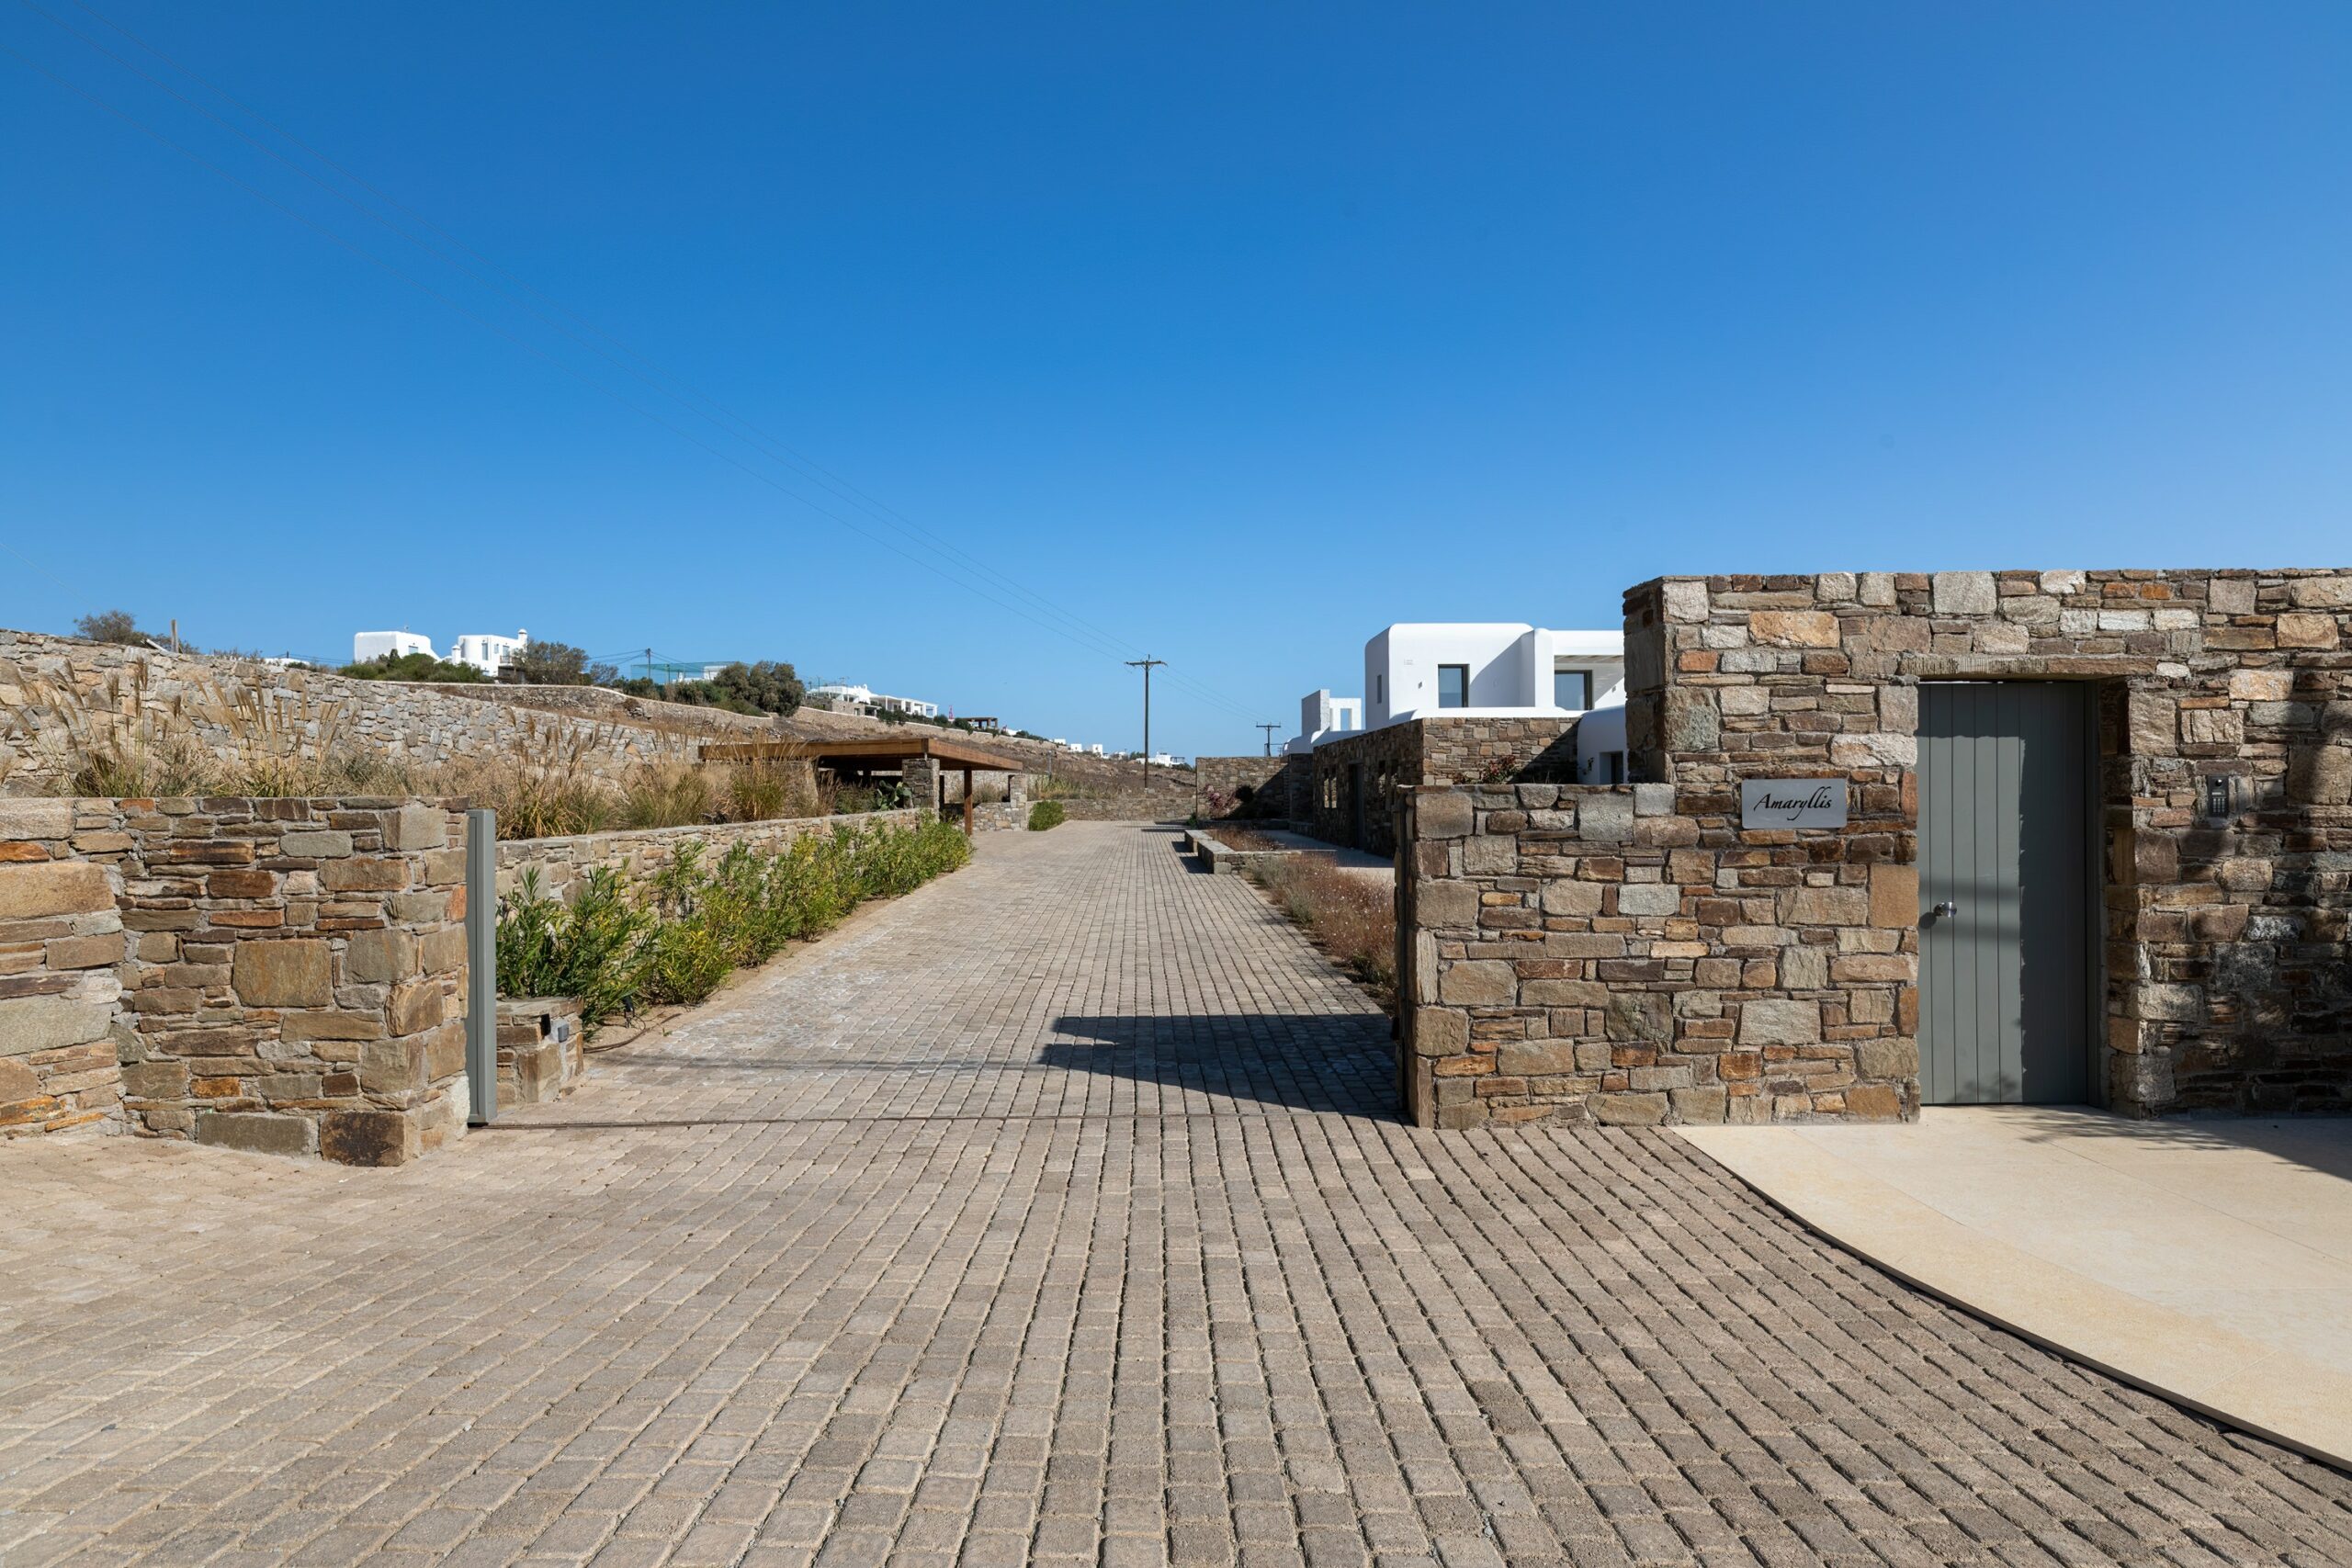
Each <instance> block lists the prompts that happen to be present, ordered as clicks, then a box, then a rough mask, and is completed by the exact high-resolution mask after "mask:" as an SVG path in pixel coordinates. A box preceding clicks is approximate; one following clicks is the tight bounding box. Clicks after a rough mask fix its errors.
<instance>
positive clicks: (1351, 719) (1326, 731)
mask: <svg viewBox="0 0 2352 1568" xmlns="http://www.w3.org/2000/svg"><path fill="white" fill-rule="evenodd" d="M1362 730H1363V698H1362V697H1335V696H1333V695H1332V694H1331V688H1329V686H1326V687H1324V688H1323V689H1322V690H1320V691H1316V692H1309V693H1307V694H1306V695H1305V696H1303V697H1301V698H1299V699H1298V733H1297V734H1296V735H1295V736H1293V737H1291V739H1290V742H1289V744H1288V745H1287V746H1285V747H1284V748H1283V750H1287V751H1288V752H1289V753H1290V754H1291V755H1293V756H1295V757H1297V756H1304V755H1306V753H1307V752H1309V751H1312V750H1315V748H1317V746H1320V745H1322V744H1323V742H1325V741H1326V740H1334V739H1338V738H1339V737H1340V736H1342V735H1354V734H1357V733H1359V732H1360V731H1362Z"/></svg>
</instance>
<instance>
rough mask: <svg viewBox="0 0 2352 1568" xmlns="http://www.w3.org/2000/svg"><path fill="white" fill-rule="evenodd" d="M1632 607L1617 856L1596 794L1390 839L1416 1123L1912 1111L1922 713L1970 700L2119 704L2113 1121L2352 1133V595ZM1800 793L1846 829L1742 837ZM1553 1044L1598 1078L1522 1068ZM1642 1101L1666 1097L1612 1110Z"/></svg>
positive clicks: (1651, 590) (1643, 592) (1862, 581)
mask: <svg viewBox="0 0 2352 1568" xmlns="http://www.w3.org/2000/svg"><path fill="white" fill-rule="evenodd" d="M1625 607H1626V619H1625V629H1626V657H1627V667H1628V687H1629V701H1628V714H1627V729H1628V737H1629V743H1630V746H1631V749H1632V753H1633V755H1632V761H1633V765H1634V774H1635V776H1636V778H1644V779H1649V780H1653V781H1656V782H1655V783H1654V784H1645V785H1636V786H1634V789H1633V791H1632V795H1633V798H1634V800H1635V801H1636V802H1637V803H1638V808H1637V809H1636V811H1635V812H1634V816H1633V818H1631V820H1630V821H1628V822H1624V823H1623V824H1622V826H1623V835H1620V833H1619V828H1620V826H1621V824H1620V823H1619V820H1618V818H1616V817H1615V816H1613V815H1611V816H1608V817H1606V818H1601V820H1604V821H1606V822H1607V823H1608V824H1609V826H1608V829H1607V836H1605V837H1603V836H1597V835H1596V833H1595V832H1594V830H1593V828H1592V826H1591V819H1590V818H1589V811H1588V809H1587V807H1588V806H1589V803H1591V802H1592V801H1593V800H1594V799H1595V798H1596V797H1595V796H1594V795H1592V793H1591V792H1589V791H1586V790H1580V789H1569V790H1563V791H1562V794H1561V797H1560V798H1561V804H1559V805H1555V806H1553V807H1536V806H1535V805H1534V804H1533V803H1532V801H1531V800H1528V799H1515V800H1506V799H1504V798H1503V793H1502V792H1490V793H1491V798H1490V797H1489V795H1479V794H1476V793H1471V794H1466V795H1462V796H1461V797H1460V799H1459V800H1458V801H1456V800H1455V799H1454V797H1453V796H1451V795H1448V796H1444V797H1442V798H1444V800H1445V801H1446V804H1442V805H1440V806H1437V807H1434V808H1433V807H1431V805H1430V800H1429V798H1428V797H1426V796H1424V797H1422V798H1419V799H1414V800H1408V802H1407V803H1406V806H1405V809H1404V811H1403V813H1402V815H1401V817H1400V818H1399V819H1400V820H1401V821H1402V822H1403V823H1404V824H1405V826H1406V830H1407V831H1408V834H1409V835H1412V836H1411V837H1408V840H1407V842H1406V845H1405V852H1404V853H1403V854H1401V855H1400V858H1399V870H1400V889H1399V897H1400V900H1401V901H1402V903H1403V905H1404V907H1405V909H1406V911H1407V919H1406V921H1405V924H1406V926H1407V927H1408V928H1409V930H1410V931H1411V932H1412V933H1414V934H1413V935H1412V936H1411V937H1410V938H1409V940H1406V941H1403V942H1400V946H1401V947H1403V948H1404V949H1405V951H1404V952H1403V953H1401V954H1400V962H1401V963H1402V964H1404V965H1405V966H1406V984H1407V987H1408V997H1411V998H1414V999H1415V1000H1416V1001H1417V1003H1418V1005H1417V1006H1416V1007H1415V1009H1414V1010H1412V1012H1411V1014H1410V1016H1409V1018H1408V1024H1407V1028H1406V1039H1407V1057H1406V1069H1407V1070H1406V1077H1407V1079H1408V1089H1409V1088H1412V1087H1413V1086H1414V1085H1415V1084H1416V1083H1418V1084H1419V1088H1418V1089H1416V1090H1415V1091H1414V1092H1415V1109H1416V1112H1417V1114H1419V1115H1420V1116H1421V1117H1422V1118H1423V1119H1424V1120H1432V1121H1433V1120H1438V1119H1441V1118H1442V1119H1443V1120H1446V1121H1448V1122H1473V1121H1480V1120H1487V1119H1492V1118H1493V1117H1495V1116H1498V1115H1508V1116H1510V1117H1513V1118H1517V1117H1524V1116H1532V1115H1567V1116H1578V1115H1583V1116H1591V1117H1595V1118H1602V1117H1606V1118H1612V1119H1631V1118H1635V1117H1641V1118H1646V1117H1648V1116H1649V1115H1650V1114H1652V1113H1653V1112H1658V1113H1660V1114H1663V1115H1664V1116H1665V1117H1666V1118H1667V1119H1668V1120H1675V1119H1693V1120H1695V1119H1699V1118H1702V1117H1706V1118H1713V1117H1714V1116H1716V1115H1717V1114H1718V1113H1720V1114H1721V1115H1723V1116H1726V1117H1730V1118H1733V1119H1740V1118H1752V1117H1758V1116H1765V1115H1770V1116H1821V1115H1842V1116H1879V1115H1887V1114H1898V1113H1899V1114H1908V1113H1910V1112H1911V1111H1912V1109H1913V1108H1914V1107H1915V1106H1916V1104H1917V1095H1918V1084H1917V1019H1918V1012H1919V993H1918V986H1917V955H1918V897H1917V860H1918V853H1919V844H1918V821H1919V798H1918V792H1919V781H1918V774H1917V764H1918V756H1919V750H1918V734H1919V692H1920V687H1921V685H1922V684H1923V683H1925V682H1936V681H1951V680H1973V681H1987V680H2039V681H2069V682H2088V683H2090V684H2091V685H2092V687H2093V688H2094V690H2095V691H2096V693H2097V709H2098V716H2099V722H2098V784H2097V795H2098V817H2099V822H2098V833H2099V836H2100V842H2099V845H2098V847H2099V849H2100V850H2101V851H2102V855H2101V861H2102V864H2103V868H2104V870H2103V878H2102V886H2101V889H2100V893H2101V898H2100V906H2101V908H2100V917H2099V918H2100V919H2101V921H2102V922H2103V929H2102V931H2101V932H2100V935H2101V938H2102V958H2103V970H2104V980H2103V982H2102V991H2101V994H2099V995H2098V997H2096V998H2092V999H2094V1000H2096V1001H2097V1003H2098V1007H2099V1010H2100V1011H2101V1012H2102V1014H2103V1017H2104V1030H2103V1033H2102V1036H2101V1038H2100V1039H2098V1041H2097V1042H2096V1046H2095V1048H2096V1050H2097V1052H2098V1061H2097V1063H2096V1064H2095V1073H2094V1082H2095V1085H2096V1089H2097V1092H2099V1093H2100V1094H2102V1095H2103V1097H2104V1099H2105V1100H2106V1102H2107V1103H2108V1104H2109V1106H2110V1107H2111V1108H2113V1109H2116V1110H2118V1111H2125V1112H2128V1113H2133V1114H2143V1115H2144V1114H2154V1113H2159V1112H2164V1111H2182V1110H2196V1109H2222V1110H2235V1111H2257V1112H2264V1111H2342V1110H2345V1109H2347V1108H2352V964H2347V960H2352V945H2347V942H2348V940H2352V932H2348V931H2347V926H2352V572H2346V571H2341V570H2180V571H2002V572H1946V573H1939V574H1933V575H1928V574H1915V573H1888V572H1824V573H1818V574H1813V575H1806V576H1786V577H1761V576H1757V577H1732V576H1726V577H1709V578H1665V579H1660V580H1657V581H1652V582H1649V583H1645V584H1643V585H1642V586H1640V587H1637V588H1635V589H1634V590H1632V591H1631V592H1628V593H1627V595H1626V600H1625ZM1808 777H1812V778H1833V779H1839V780H1843V781H1844V782H1845V784H1846V785H1847V792H1848V796H1849V818H1848V821H1847V823H1846V825H1845V826H1844V827H1842V828H1837V829H1804V830H1803V831H1801V832H1795V833H1791V832H1787V831H1771V832H1764V831H1744V830H1742V829H1740V827H1739V824H1738V810H1739V785H1740V784H1741V783H1742V782H1743V781H1745V780H1748V779H1758V778H1808ZM2215 801H2219V802H2221V803H2222V806H2221V807H2220V808H2219V809H2218V810H2216V809H2214V808H2213V807H2212V805H2211V803H2213V802H2215ZM1570 805H1573V806H1574V807H1575V810H1574V811H1573V812H1571V811H1570V810H1569V809H1568V807H1569V806H1570ZM1606 809H1607V810H1608V811H1609V812H1611V813H1614V812H1615V811H1617V810H1618V808H1616V807H1608V808H1606ZM1432 810H1434V812H1435V813H1436V815H1435V817H1434V818H1432V816H1431V812H1432ZM1539 810H1541V811H1544V812H1545V813H1547V815H1545V816H1543V817H1540V818H1539V817H1538V816H1537V815H1536V813H1537V812H1538V811H1539ZM1522 816H1523V818H1524V821H1521V819H1520V818H1521V817H1522ZM1432 821H1438V822H1442V823H1443V824H1444V825H1445V830H1444V831H1443V832H1442V833H1437V832H1433V831H1431V830H1430V827H1429V824H1430V822H1432ZM1594 885H1597V888H1596V886H1594ZM1669 890H1670V891H1669ZM1596 894H1597V897H1598V899H1599V902H1598V904H1597V906H1595V905H1593V900H1594V898H1595V897H1596ZM1628 897H1632V898H1633V899H1634V906H1635V907H1634V908H1628V907H1627V905H1626V899H1627V898H1628ZM1669 899H1670V900H1671V904H1672V908H1670V909H1669V908H1668V903H1669ZM1547 900H1549V901H1550V902H1549V904H1548V905H1547V902H1546V901H1547ZM1651 901H1654V902H1655V911H1654V912H1653V910H1652V908H1651ZM1588 906H1591V907H1588ZM1578 920H1590V921H1592V922H1594V923H1593V924H1592V925H1591V926H1590V927H1589V930H1588V929H1586V928H1583V927H1580V926H1578V925H1577V924H1576V923H1575V922H1577V921H1578ZM1614 922H1623V923H1614ZM1511 931H1518V932H1521V933H1535V934H1522V935H1521V936H1519V937H1517V938H1516V939H1513V938H1510V937H1509V936H1507V935H1506V934H1505V933H1508V932H1511ZM1566 938H1575V939H1577V940H1576V941H1574V942H1567V941H1563V940H1561V939H1566ZM1514 940H1515V941H1519V942H1531V943H1535V944H1539V945H1543V946H1544V956H1543V957H1541V958H1537V959H1533V960H1532V961H1531V960H1527V959H1510V958H1509V957H1508V956H1507V950H1508V949H1509V948H1510V945H1511V942H1513V941H1514ZM1621 940H1622V941H1623V942H1624V943H1625V944H1626V946H1627V951H1626V953H1624V954H1623V955H1622V956H1620V955H1619V954H1617V953H1614V952H1613V951H1612V952H1610V953H1601V952H1600V951H1598V950H1599V949H1600V948H1601V947H1613V944H1614V943H1615V942H1618V941H1621ZM1588 945H1589V946H1590V947H1591V948H1592V949H1593V951H1589V952H1586V951H1577V952H1573V953H1571V952H1567V951H1563V952H1560V953H1556V954H1555V953H1552V952H1550V951H1549V949H1550V948H1551V947H1560V948H1563V949H1579V950H1581V949H1583V948H1585V947H1586V946H1588ZM1530 962H1532V963H1533V964H1539V965H1541V964H1550V963H1554V962H1558V963H1562V964H1582V965H1586V966H1587V967H1586V968H1585V969H1584V971H1583V972H1582V973H1571V972H1566V971H1564V972H1561V973H1558V974H1554V973H1552V972H1551V971H1549V970H1547V969H1540V968H1538V969H1531V968H1529V967H1528V964H1529V963H1530ZM1494 964H1504V966H1505V967H1504V968H1496V967H1491V965H1494ZM1477 965H1489V967H1484V968H1480V967H1476V966H1477ZM1464 966H1468V973H1467V975H1466V976H1465V977H1459V978H1456V977H1453V976H1454V972H1455V971H1456V970H1457V969H1460V968H1464ZM1686 966H1687V974H1686V973H1685V968H1686ZM1506 970H1507V971H1508V975H1507V976H1506ZM1506 978H1508V980H1509V985H1508V986H1506V985H1505V980H1506ZM1553 981H1558V982H1562V983H1564V984H1566V983H1570V982H1600V981H1605V982H1607V983H1608V986H1609V995H1610V996H1611V997H1617V996H1619V995H1620V994H1621V993H1622V996H1623V999H1622V1000H1619V1001H1617V1002H1616V1003H1615V1004H1614V1005H1615V1010H1614V1011H1613V1012H1612V1011H1611V1002H1610V1001H1609V1000H1607V999H1600V1000H1595V999H1594V998H1600V996H1601V993H1600V992H1598V991H1579V990H1575V989H1573V988H1570V989H1562V990H1559V991H1557V992H1555V991H1554V990H1553V989H1552V988H1551V987H1550V986H1549V984H1548V983H1549V982H1553ZM1449 982H1450V983H1451V994H1450V995H1449V991H1448V987H1449ZM1661 984H1662V985H1663V986H1664V987H1665V990H1666V992H1667V993H1668V995H1667V996H1666V998H1664V1004H1663V1005H1664V1011H1663V1012H1660V1011H1658V1010H1657V1009H1658V1008H1659V1007H1660V1005H1661V1004H1660V1000H1659V999H1658V995H1659V992H1658V987H1660V986H1661ZM1531 986H1534V987H1538V988H1537V989H1536V991H1535V992H1534V995H1535V996H1537V997H1542V998H1546V999H1545V1000H1544V1002H1543V1004H1542V1006H1541V1007H1540V1008H1539V1007H1538V1006H1537V1005H1536V1003H1535V1001H1534V1000H1533V999H1532V998H1531V994H1530V989H1529V988H1530V987H1531ZM1555 995H1557V996H1559V997H1562V998H1580V999H1574V1000H1569V1001H1564V1002H1563V1003H1562V1004H1561V1008H1560V1010H1558V1011H1557V1012H1556V1013H1555V1012H1554V1011H1553V1010H1552V1008H1553V1004H1552V1001H1551V1000H1550V999H1549V998H1552V997H1554V996H1555ZM1474 996H1475V998H1476V999H1473V998H1474ZM1759 1003H1760V1004H1763V1005H1762V1006H1761V1007H1760V1008H1759V1005H1758V1004H1759ZM1595 1009H1598V1012H1597V1013H1596V1012H1595V1011H1594V1010H1595ZM1539 1017H1540V1027H1541V1028H1543V1029H1544V1030H1546V1031H1549V1032H1548V1033H1545V1034H1540V1035H1539V1034H1538V1033H1536V1030H1537V1028H1538V1027H1539ZM1751 1018H1761V1019H1763V1020H1766V1022H1765V1023H1763V1024H1761V1025H1759V1026H1756V1027H1754V1028H1753V1029H1752V1030H1751V1025H1750V1023H1749V1020H1750V1019H1751ZM1596 1023H1598V1025H1599V1029H1598V1032H1595V1025H1596ZM1775 1036H1777V1037H1778V1038H1775ZM1538 1039H1543V1040H1559V1041H1566V1042H1567V1043H1569V1044H1570V1045H1571V1046H1572V1047H1573V1048H1572V1049H1570V1050H1569V1051H1567V1052H1566V1055H1565V1056H1563V1057H1559V1058H1557V1060H1560V1061H1564V1062H1565V1061H1573V1062H1574V1063H1575V1065H1576V1066H1577V1072H1576V1073H1575V1074H1573V1075H1568V1074H1566V1070H1565V1068H1563V1069H1562V1071H1561V1072H1560V1073H1558V1074H1552V1075H1547V1074H1543V1073H1538V1072H1535V1071H1532V1068H1533V1067H1534V1066H1537V1065H1538V1063H1539V1055H1538V1053H1536V1052H1534V1051H1533V1050H1532V1049H1530V1048H1528V1047H1526V1046H1521V1045H1515V1044H1514V1045H1513V1054H1512V1055H1510V1057H1508V1058H1506V1056H1505V1055H1504V1054H1503V1053H1504V1049H1505V1046H1506V1044H1507V1043H1513V1042H1517V1041H1534V1040H1538ZM1751 1043H1752V1044H1753V1045H1755V1046H1756V1047H1757V1053H1756V1059H1755V1060H1753V1061H1750V1060H1749V1059H1748V1057H1747V1052H1746V1051H1745V1050H1744V1049H1743V1048H1744V1047H1746V1046H1748V1045H1750V1044H1751ZM1604 1046H1605V1047H1606V1048H1607V1049H1606V1052H1605V1056H1606V1061H1605V1063H1604V1052H1603V1050H1602V1049H1601V1048H1602V1047H1604ZM1652 1047H1656V1048H1657V1051H1658V1053H1659V1055H1658V1057H1657V1060H1655V1061H1644V1060H1641V1059H1640V1058H1641V1056H1642V1054H1643V1053H1645V1052H1647V1051H1648V1050H1650V1049H1651V1048H1652ZM1708 1058H1713V1061H1712V1072H1711V1071H1710V1066H1711V1064H1710V1061H1709V1060H1708ZM1513 1066H1519V1067H1523V1068H1527V1069H1530V1070H1525V1071H1513V1070H1511V1069H1512V1067H1513ZM1441 1068H1442V1071H1441ZM1611 1070H1615V1071H1622V1072H1623V1075H1624V1076H1623V1080H1622V1083H1621V1082H1619V1080H1617V1079H1613V1078H1611V1077H1607V1076H1606V1075H1607V1074H1608V1073H1609V1072H1610V1071H1611ZM1636 1071H1640V1072H1642V1073H1643V1074H1644V1077H1643V1078H1642V1079H1641V1080H1640V1081H1641V1082H1642V1083H1644V1084H1646V1085H1647V1086H1648V1087H1647V1088H1643V1087H1637V1083H1636V1079H1635V1077H1634V1074H1635V1072H1636ZM1596 1072H1598V1073H1600V1074H1601V1075H1602V1076H1601V1077H1600V1081H1599V1082H1598V1083H1597V1084H1595V1083H1591V1082H1588V1081H1587V1080H1588V1079H1589V1078H1590V1077H1592V1075H1593V1074H1594V1073H1596ZM1750 1073H1754V1074H1756V1075H1758V1076H1757V1077H1747V1076H1746V1075H1748V1074H1750ZM1448 1078H1459V1079H1462V1080H1465V1081H1466V1080H1476V1081H1475V1082H1472V1084H1471V1087H1470V1088H1469V1089H1461V1088H1453V1087H1447V1085H1446V1081H1445V1080H1447V1079H1448ZM1743 1085H1748V1086H1751V1087H1749V1088H1748V1089H1745V1090H1743V1089H1742V1086H1743ZM1717 1089H1720V1090H1721V1091H1722V1092H1721V1094H1720V1097H1718V1095H1717V1094H1716V1093H1715V1092H1713V1091H1714V1090H1717ZM1645 1094H1654V1095H1662V1096H1663V1097H1664V1099H1663V1101H1662V1102H1661V1101H1660V1100H1656V1099H1648V1100H1623V1099H1619V1100H1611V1097H1612V1096H1640V1095H1645Z"/></svg>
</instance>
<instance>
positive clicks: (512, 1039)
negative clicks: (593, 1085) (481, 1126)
mask: <svg viewBox="0 0 2352 1568" xmlns="http://www.w3.org/2000/svg"><path fill="white" fill-rule="evenodd" d="M587 1039H588V1036H587V1032H586V1031H585V1030H584V1029H582V1027H581V1023H580V1001H579V998H576V997H515V998H502V999H501V1000H500V1001H499V1004H498V1108H499V1109H500V1110H501V1111H504V1110H506V1109H507V1108H508V1107H510V1106H515V1105H539V1104H543V1103H545V1102H546V1101H548V1100H556V1099H560V1098H561V1097H562V1096H563V1095H565V1094H568V1093H570V1092H571V1088H572V1086H573V1085H574V1084H575V1083H577V1082H579V1080H580V1077H581V1075H582V1074H583V1073H585V1072H586V1071H587V1070H588V1056H587V1049H588V1045H587Z"/></svg>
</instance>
